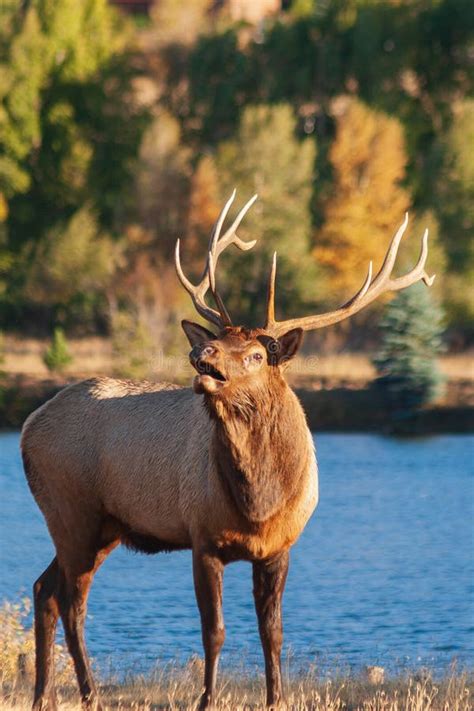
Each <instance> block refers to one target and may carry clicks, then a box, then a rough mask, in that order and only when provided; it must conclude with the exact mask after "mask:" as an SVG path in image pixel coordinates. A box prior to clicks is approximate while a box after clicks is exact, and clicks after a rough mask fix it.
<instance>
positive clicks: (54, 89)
mask: <svg viewBox="0 0 474 711" xmlns="http://www.w3.org/2000/svg"><path fill="white" fill-rule="evenodd" d="M128 46H129V36H128V32H127V30H126V28H125V26H124V25H123V21H122V20H119V19H118V16H117V15H116V14H115V12H114V10H113V9H112V8H111V7H110V6H109V4H108V3H107V1H106V0H87V2H81V3H77V2H75V0H60V1H58V2H56V0H33V1H32V2H29V3H27V4H24V7H23V9H22V10H21V12H20V11H18V12H17V13H15V15H14V18H13V19H11V21H10V22H9V25H8V31H7V32H6V33H5V35H4V37H3V42H2V43H1V44H0V77H1V79H0V195H3V198H2V199H6V201H7V207H8V209H7V215H6V219H5V235H6V238H5V245H4V246H3V245H2V247H3V251H4V253H5V256H3V255H2V265H3V263H6V262H9V263H10V268H9V269H8V268H7V269H6V277H5V281H6V289H5V292H4V294H3V299H0V306H3V309H4V315H3V318H5V317H8V316H9V313H10V312H9V308H10V305H11V304H15V305H16V307H18V305H19V304H21V303H23V304H27V303H28V301H29V298H30V297H29V296H28V295H27V294H26V293H25V292H24V288H25V284H26V281H27V276H28V274H29V272H30V267H31V263H32V262H33V261H34V260H35V258H36V255H37V254H39V258H40V259H41V255H43V254H44V253H45V251H47V249H48V248H49V247H48V244H49V242H50V241H51V235H52V234H53V233H58V232H60V231H62V230H63V229H64V226H65V225H67V224H68V223H69V222H70V220H71V219H74V217H73V216H74V215H75V214H76V213H77V212H78V211H79V212H80V211H81V209H83V208H84V207H85V206H86V205H87V206H89V208H90V210H91V211H92V212H93V213H94V215H95V217H96V219H97V222H98V230H99V231H101V230H104V229H108V230H112V231H115V230H117V228H118V227H119V223H120V221H121V220H123V218H124V216H125V214H126V212H127V210H128V209H129V204H128V203H127V200H126V191H125V188H126V187H129V184H130V181H131V176H132V160H133V159H134V158H135V156H136V154H137V151H138V146H139V142H140V137H141V134H142V132H143V129H144V126H145V122H146V111H145V110H144V109H143V108H142V107H140V106H138V105H137V104H136V102H135V100H134V98H133V96H132V89H133V85H132V82H133V77H134V75H135V74H136V70H135V69H134V68H133V65H132V64H131V63H130V57H129V50H128ZM2 301H3V303H2ZM5 309H6V313H5ZM35 309H36V310H37V307H36V305H35ZM46 320H47V318H46V319H45V321H46Z"/></svg>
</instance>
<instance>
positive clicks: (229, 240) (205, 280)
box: [175, 190, 257, 328]
mask: <svg viewBox="0 0 474 711" xmlns="http://www.w3.org/2000/svg"><path fill="white" fill-rule="evenodd" d="M235 193H236V191H235V190H234V191H233V193H232V195H231V196H230V198H229V199H228V200H227V202H226V204H225V205H224V207H223V209H222V212H221V214H220V215H219V217H218V219H217V222H216V224H215V225H214V229H213V230H212V234H211V239H210V241H209V250H208V254H207V261H206V266H205V268H204V272H203V275H202V277H201V281H200V282H199V284H197V286H194V284H191V282H190V281H189V279H188V278H187V277H186V276H185V274H184V272H183V270H182V268H181V260H180V254H179V247H180V243H179V239H178V240H177V242H176V251H175V266H176V271H177V273H178V277H179V280H180V282H181V284H182V285H183V286H184V288H185V289H186V291H187V292H188V294H190V296H191V298H192V300H193V304H194V306H195V308H196V311H197V312H198V313H199V314H200V315H201V316H202V317H203V318H205V319H206V321H209V322H210V323H213V324H214V325H215V326H217V327H218V328H224V327H225V326H231V325H232V321H231V319H230V316H229V313H228V311H227V309H226V307H225V305H224V302H223V301H222V298H221V296H220V294H219V292H218V291H217V287H216V267H217V262H218V260H219V257H220V255H221V254H222V252H223V251H224V249H225V248H226V247H228V246H229V245H230V244H235V245H236V246H237V247H238V248H239V249H241V250H243V251H244V252H245V251H247V250H248V249H252V247H253V246H254V245H255V244H256V241H257V240H251V241H250V242H245V241H244V240H242V239H240V237H238V236H237V234H236V231H237V228H238V227H239V225H240V223H241V222H242V220H243V218H244V216H245V214H246V213H247V211H248V210H249V209H250V208H251V207H252V205H253V204H254V202H255V200H256V199H257V195H254V196H253V197H252V198H251V199H250V200H249V201H248V202H247V203H246V204H245V205H244V206H243V208H242V209H241V210H240V212H239V214H238V215H237V217H236V218H235V220H234V222H233V223H232V225H231V226H230V227H229V229H228V230H227V232H226V233H225V234H224V235H223V236H222V237H220V232H221V229H222V225H223V224H224V220H225V218H226V216H227V213H228V212H229V209H230V206H231V205H232V203H233V202H234V198H235ZM209 288H210V289H211V293H212V295H213V297H214V300H215V302H216V305H217V308H218V309H219V310H218V311H216V310H215V309H213V308H211V307H210V306H208V305H207V304H206V302H205V300H204V297H205V295H206V293H207V290H208V289H209Z"/></svg>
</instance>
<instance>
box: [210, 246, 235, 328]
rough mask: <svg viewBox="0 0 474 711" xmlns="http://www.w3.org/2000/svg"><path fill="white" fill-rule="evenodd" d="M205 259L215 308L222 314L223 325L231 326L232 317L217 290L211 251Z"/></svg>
mask: <svg viewBox="0 0 474 711" xmlns="http://www.w3.org/2000/svg"><path fill="white" fill-rule="evenodd" d="M207 259H208V263H209V286H210V287H211V292H212V295H213V297H214V299H215V301H216V304H217V308H218V309H219V312H220V314H221V316H222V319H223V322H224V326H232V319H231V317H230V315H229V312H228V311H227V309H226V307H225V304H224V302H223V300H222V298H221V295H220V294H219V292H218V291H217V287H216V274H215V266H214V258H213V256H212V252H209V254H208V257H207Z"/></svg>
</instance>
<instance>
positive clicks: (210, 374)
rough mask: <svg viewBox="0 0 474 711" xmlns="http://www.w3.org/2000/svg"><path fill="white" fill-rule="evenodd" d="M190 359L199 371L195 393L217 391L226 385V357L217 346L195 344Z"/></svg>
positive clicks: (195, 380)
mask: <svg viewBox="0 0 474 711" xmlns="http://www.w3.org/2000/svg"><path fill="white" fill-rule="evenodd" d="M189 360H190V362H191V365H192V366H193V368H195V370H196V371H197V375H196V376H195V377H194V381H193V388H194V392H195V393H208V394H212V393H216V392H217V391H219V390H221V388H223V387H224V386H225V385H226V383H227V378H226V375H225V367H224V362H223V361H224V358H223V356H222V354H221V353H219V350H218V349H217V348H216V347H215V346H213V345H210V344H207V345H204V346H194V347H193V349H192V350H191V353H190V354H189Z"/></svg>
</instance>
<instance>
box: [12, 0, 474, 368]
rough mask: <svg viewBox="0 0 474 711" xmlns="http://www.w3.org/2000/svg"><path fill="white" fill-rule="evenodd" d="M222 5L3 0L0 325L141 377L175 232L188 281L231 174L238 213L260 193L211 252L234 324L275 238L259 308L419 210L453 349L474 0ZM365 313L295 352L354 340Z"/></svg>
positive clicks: (156, 345) (351, 281) (371, 322)
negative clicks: (137, 8)
mask: <svg viewBox="0 0 474 711" xmlns="http://www.w3.org/2000/svg"><path fill="white" fill-rule="evenodd" d="M243 4H244V5H245V3H243ZM233 5H235V2H234V3H232V2H220V3H215V2H211V1H210V0H189V1H188V2H186V3H182V2H179V1H177V0H161V1H159V2H156V3H155V4H151V5H150V9H149V11H148V12H147V13H146V14H145V13H143V14H136V15H132V16H130V15H126V14H124V13H123V12H120V11H118V10H117V9H116V8H115V7H112V6H111V5H109V4H108V3H107V2H106V1H105V0H83V1H82V2H81V3H77V2H75V0H30V1H29V2H19V1H15V0H4V2H3V3H2V4H1V6H0V13H1V15H0V329H2V331H3V333H4V334H5V336H4V342H7V343H18V342H22V343H26V341H27V339H30V341H29V342H30V344H31V339H32V338H34V339H49V338H51V336H52V334H53V333H54V331H55V329H56V332H57V329H58V327H59V328H60V329H61V331H60V338H61V333H65V334H66V338H67V339H87V338H88V339H89V342H93V341H90V339H91V337H101V339H102V340H101V343H102V344H103V343H104V342H106V343H107V344H109V345H108V347H110V353H111V363H112V366H111V367H113V369H114V370H115V372H117V373H120V374H125V375H138V376H140V377H141V376H145V375H148V376H149V375H150V372H151V371H154V370H159V368H157V362H158V360H157V359H158V358H165V357H168V356H173V355H174V354H179V353H182V354H183V353H185V352H186V347H185V345H184V339H183V337H182V335H181V333H180V328H179V322H180V319H181V318H182V317H193V310H192V308H191V304H190V302H189V297H188V296H187V295H186V294H185V293H184V292H183V290H182V288H181V287H180V286H179V285H178V281H177V279H176V277H175V274H174V267H173V251H174V243H175V241H176V239H177V238H178V237H179V238H180V239H181V240H182V254H183V261H184V264H185V268H186V270H187V272H188V274H190V275H191V276H192V277H197V276H198V275H199V273H200V271H201V270H202V268H203V259H204V255H205V253H206V245H207V240H208V237H209V234H210V231H211V228H212V225H213V222H214V221H215V219H216V217H217V215H218V213H219V211H220V209H221V207H222V205H223V203H224V201H225V200H226V199H227V197H228V196H229V194H230V192H231V190H232V189H233V188H234V187H236V188H237V200H236V205H237V207H240V206H241V205H242V204H243V203H244V202H245V201H246V200H247V199H248V198H249V197H250V196H251V195H252V194H253V193H255V192H257V193H258V194H259V200H258V201H257V203H256V204H255V206H254V207H253V208H252V210H251V211H250V213H249V214H248V216H247V217H246V218H245V221H244V224H243V226H242V228H241V235H242V237H243V238H257V239H258V243H257V246H256V248H255V249H254V250H252V252H250V253H249V254H245V255H244V254H242V253H240V252H238V253H237V254H235V253H233V254H229V255H226V257H225V259H224V260H223V263H222V265H220V287H221V290H222V291H223V292H224V298H225V301H226V303H227V304H228V306H229V310H230V312H231V313H232V315H233V317H234V320H235V321H236V322H239V321H242V322H244V323H245V324H247V325H257V324H259V323H260V322H261V321H262V313H263V308H264V292H265V281H266V275H267V272H268V269H269V265H270V259H271V254H272V253H273V251H274V250H275V249H276V250H277V251H278V254H279V278H278V291H277V295H278V305H277V315H278V312H279V314H280V315H283V314H284V315H285V317H291V316H295V315H304V314H306V313H312V312H316V311H322V310H328V309H332V308H334V307H336V306H337V305H339V303H340V302H342V301H343V300H345V299H347V298H348V297H349V296H350V295H351V294H352V293H353V292H354V291H355V290H356V289H357V288H358V287H359V286H360V285H361V283H362V282H363V280H364V277H365V274H366V271H367V266H368V263H369V261H370V259H373V260H374V266H375V268H377V267H378V266H379V265H380V263H381V260H382V258H383V255H384V253H385V250H386V248H387V245H388V243H389V240H390V238H391V236H392V235H393V233H394V232H395V230H396V229H397V228H398V226H399V225H400V223H401V222H402V220H403V217H404V213H405V212H406V211H408V212H409V214H410V223H409V227H408V233H407V237H406V238H405V241H404V243H403V247H402V250H401V253H400V259H399V267H398V268H399V269H400V270H402V269H406V268H407V267H408V266H409V265H410V264H411V263H412V262H413V260H416V257H417V255H418V250H419V244H420V237H421V234H422V232H423V229H424V227H428V228H429V230H430V256H429V266H428V269H429V272H430V273H433V272H436V273H437V275H438V277H437V280H436V281H435V285H434V286H433V288H432V290H431V291H430V298H431V299H433V300H434V301H435V302H437V303H440V304H441V306H442V309H443V312H444V329H445V330H444V344H445V348H446V349H447V350H448V351H449V352H458V351H464V350H466V349H468V348H469V347H470V346H472V340H473V335H474V327H473V324H474V300H473V293H472V276H473V266H474V249H473V240H472V239H471V236H472V231H473V225H474V99H473V98H472V86H473V83H472V79H473V64H474V42H473V37H474V4H473V3H472V2H471V0H295V1H294V2H291V3H283V6H282V7H279V4H278V3H276V10H275V8H273V10H272V12H271V13H269V14H268V15H266V14H265V13H262V14H261V15H260V16H258V17H257V18H255V17H252V16H250V17H246V16H245V13H244V15H243V16H242V17H241V18H240V19H239V18H236V16H235V12H232V6H233ZM254 5H255V6H256V7H257V6H259V3H254ZM263 5H265V3H263ZM273 5H274V6H275V3H273ZM250 15H252V13H250ZM257 15H258V12H257ZM383 308H384V303H383V302H382V303H379V304H376V305H375V306H373V307H371V308H370V309H368V310H367V311H364V312H363V313H361V314H360V315H358V316H357V317H355V318H354V319H352V320H351V321H350V322H348V323H342V324H340V325H339V326H336V327H333V328H331V329H328V331H327V332H321V333H318V334H316V335H313V336H312V337H310V338H309V339H308V341H307V348H308V349H310V350H311V349H313V350H315V349H316V348H317V350H318V352H319V353H333V352H341V351H342V352H347V351H364V352H371V351H373V350H374V349H375V348H376V347H377V344H378V340H379V338H380V336H379V329H378V323H379V321H380V318H381V314H382V312H383ZM38 342H39V343H42V341H41V340H40V341H38ZM95 343H98V341H97V340H96V341H95ZM17 351H18V348H17ZM89 356H90V353H89V355H87V356H85V359H87V358H89ZM75 367H76V370H81V368H80V364H78V362H77V357H76V366H75ZM99 370H100V368H99Z"/></svg>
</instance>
